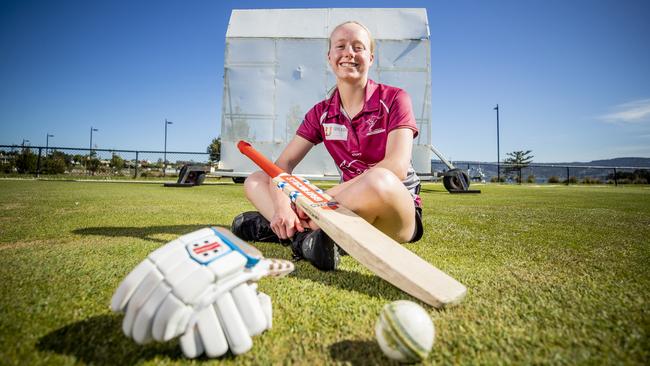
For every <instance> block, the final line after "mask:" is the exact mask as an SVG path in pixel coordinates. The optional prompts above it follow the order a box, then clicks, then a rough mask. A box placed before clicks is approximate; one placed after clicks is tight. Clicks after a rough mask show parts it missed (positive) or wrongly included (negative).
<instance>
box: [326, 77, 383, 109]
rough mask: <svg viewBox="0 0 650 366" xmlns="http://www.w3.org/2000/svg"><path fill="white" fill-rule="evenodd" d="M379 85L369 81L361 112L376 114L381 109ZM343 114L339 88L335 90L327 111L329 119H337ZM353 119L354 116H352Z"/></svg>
mask: <svg viewBox="0 0 650 366" xmlns="http://www.w3.org/2000/svg"><path fill="white" fill-rule="evenodd" d="M378 88H379V86H378V85H377V83H375V82H374V81H372V80H371V79H368V82H367V83H366V99H365V101H364V103H363V109H362V110H361V112H363V113H365V112H374V111H376V110H377V109H379V92H378V91H377V89H378ZM340 113H341V96H340V95H339V90H338V88H337V89H335V90H334V93H332V96H331V97H330V99H329V106H328V109H327V117H328V118H330V117H336V116H338V115H339V114H340ZM350 117H352V116H350Z"/></svg>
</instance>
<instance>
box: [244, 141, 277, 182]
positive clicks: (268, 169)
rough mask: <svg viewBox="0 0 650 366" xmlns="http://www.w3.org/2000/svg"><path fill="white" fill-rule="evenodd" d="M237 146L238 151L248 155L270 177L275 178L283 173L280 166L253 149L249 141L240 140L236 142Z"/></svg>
mask: <svg viewBox="0 0 650 366" xmlns="http://www.w3.org/2000/svg"><path fill="white" fill-rule="evenodd" d="M237 148H238V149H239V151H241V153H242V154H244V155H246V156H248V158H249V159H251V160H252V161H253V162H254V163H255V164H257V166H259V167H260V168H261V169H262V170H263V171H264V172H265V173H266V174H268V175H269V176H270V177H271V178H275V177H277V176H278V175H280V174H282V173H284V171H283V170H282V169H280V167H278V166H277V165H275V164H273V162H272V161H271V160H269V159H267V158H266V156H264V155H262V153H260V152H259V151H257V150H255V148H254V147H253V145H251V144H250V143H248V142H246V141H244V140H240V141H239V142H238V143H237Z"/></svg>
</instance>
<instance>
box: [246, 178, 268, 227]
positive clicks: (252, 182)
mask: <svg viewBox="0 0 650 366" xmlns="http://www.w3.org/2000/svg"><path fill="white" fill-rule="evenodd" d="M269 180H270V178H269V176H268V175H266V173H264V172H261V171H257V172H255V173H253V174H251V175H250V176H248V178H246V181H245V182H244V192H245V193H246V198H248V200H249V201H250V202H251V203H252V204H253V206H255V208H257V211H259V212H260V213H261V214H262V216H264V217H265V218H266V219H267V220H269V221H271V218H272V217H273V214H274V211H273V201H272V200H271V192H270V189H269V188H270V186H269Z"/></svg>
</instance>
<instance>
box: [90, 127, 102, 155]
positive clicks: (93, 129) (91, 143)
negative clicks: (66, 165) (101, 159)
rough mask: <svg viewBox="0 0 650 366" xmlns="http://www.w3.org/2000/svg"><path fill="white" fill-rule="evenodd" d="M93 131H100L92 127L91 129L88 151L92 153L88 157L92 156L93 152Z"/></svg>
mask: <svg viewBox="0 0 650 366" xmlns="http://www.w3.org/2000/svg"><path fill="white" fill-rule="evenodd" d="M93 131H95V132H98V131H99V130H98V129H96V128H93V127H92V126H91V127H90V149H88V150H90V151H89V152H88V156H90V155H92V152H93Z"/></svg>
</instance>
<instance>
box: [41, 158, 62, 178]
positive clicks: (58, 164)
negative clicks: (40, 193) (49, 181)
mask: <svg viewBox="0 0 650 366" xmlns="http://www.w3.org/2000/svg"><path fill="white" fill-rule="evenodd" d="M65 169H66V163H65V160H64V159H63V158H62V157H60V156H51V157H49V158H47V159H45V173H47V174H63V173H65Z"/></svg>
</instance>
